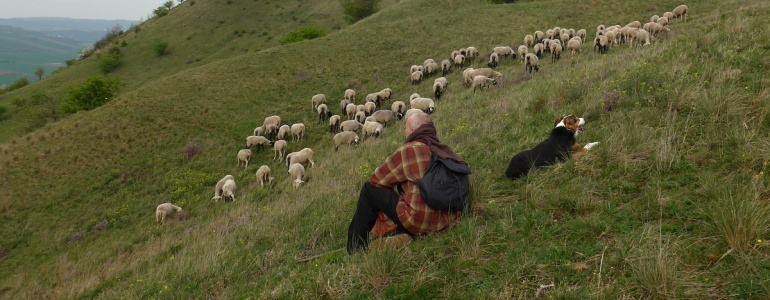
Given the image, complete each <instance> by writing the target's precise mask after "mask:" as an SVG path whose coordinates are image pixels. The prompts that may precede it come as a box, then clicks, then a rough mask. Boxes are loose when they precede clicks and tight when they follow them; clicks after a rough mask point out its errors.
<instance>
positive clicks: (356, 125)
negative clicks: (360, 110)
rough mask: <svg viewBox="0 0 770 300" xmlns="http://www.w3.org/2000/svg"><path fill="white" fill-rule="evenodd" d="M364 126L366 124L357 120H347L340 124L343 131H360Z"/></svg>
mask: <svg viewBox="0 0 770 300" xmlns="http://www.w3.org/2000/svg"><path fill="white" fill-rule="evenodd" d="M362 126H364V124H361V122H358V121H357V120H347V121H344V122H342V123H341V124H340V128H341V129H342V131H358V130H360V129H361V127H362Z"/></svg>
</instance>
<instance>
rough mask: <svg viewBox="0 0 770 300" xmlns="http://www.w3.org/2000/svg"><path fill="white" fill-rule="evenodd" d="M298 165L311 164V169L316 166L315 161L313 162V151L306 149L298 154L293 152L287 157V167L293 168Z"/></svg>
mask: <svg viewBox="0 0 770 300" xmlns="http://www.w3.org/2000/svg"><path fill="white" fill-rule="evenodd" d="M297 163H298V164H303V165H304V164H307V163H310V165H309V167H311V166H313V165H315V161H313V149H310V148H304V149H302V150H299V151H297V152H292V153H289V155H286V166H291V165H293V164H297Z"/></svg>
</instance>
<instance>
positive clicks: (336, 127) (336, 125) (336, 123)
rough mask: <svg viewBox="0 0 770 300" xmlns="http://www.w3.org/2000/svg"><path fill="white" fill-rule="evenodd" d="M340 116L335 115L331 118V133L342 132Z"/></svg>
mask: <svg viewBox="0 0 770 300" xmlns="http://www.w3.org/2000/svg"><path fill="white" fill-rule="evenodd" d="M340 123H341V119H340V115H333V116H331V118H329V132H331V133H337V132H339V131H340Z"/></svg>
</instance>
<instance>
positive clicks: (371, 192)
mask: <svg viewBox="0 0 770 300" xmlns="http://www.w3.org/2000/svg"><path fill="white" fill-rule="evenodd" d="M397 204H398V193H396V192H395V191H394V190H392V189H382V188H378V187H376V186H374V185H372V184H371V183H369V182H368V181H367V182H366V183H364V186H363V187H362V188H361V193H360V194H359V195H358V207H356V214H355V215H353V220H352V221H350V227H348V245H347V249H348V254H352V253H353V252H356V251H361V250H366V249H367V248H368V247H369V231H371V230H372V228H374V223H375V221H377V213H378V212H380V211H381V212H383V213H385V215H386V216H388V218H390V219H391V220H393V222H394V223H396V225H397V226H398V228H397V229H396V231H398V232H401V233H409V231H408V230H407V229H406V228H404V225H403V224H401V221H400V220H399V219H398V213H396V205H397Z"/></svg>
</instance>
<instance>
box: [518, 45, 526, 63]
mask: <svg viewBox="0 0 770 300" xmlns="http://www.w3.org/2000/svg"><path fill="white" fill-rule="evenodd" d="M517 53H518V54H519V57H521V62H522V63H524V57H525V56H527V53H529V48H528V47H527V46H525V45H521V46H519V49H518V51H517Z"/></svg>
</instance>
